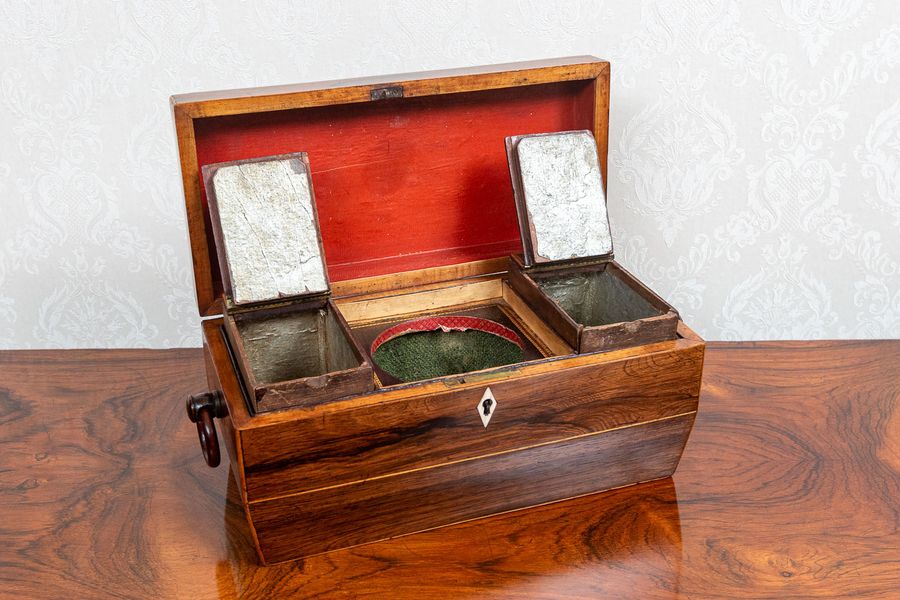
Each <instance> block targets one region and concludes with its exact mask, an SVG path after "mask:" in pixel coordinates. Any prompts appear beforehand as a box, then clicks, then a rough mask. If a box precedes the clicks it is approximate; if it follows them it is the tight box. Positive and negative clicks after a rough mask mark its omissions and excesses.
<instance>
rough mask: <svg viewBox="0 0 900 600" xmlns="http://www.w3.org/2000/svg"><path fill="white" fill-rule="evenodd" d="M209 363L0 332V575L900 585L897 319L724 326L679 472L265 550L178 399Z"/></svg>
mask: <svg viewBox="0 0 900 600" xmlns="http://www.w3.org/2000/svg"><path fill="white" fill-rule="evenodd" d="M204 328H205V329H208V330H209V331H210V332H213V331H215V330H216V329H215V327H214V326H212V325H207V324H205V325H204ZM681 331H684V328H683V326H682V327H681ZM211 348H212V349H216V348H220V346H219V345H215V344H213V345H211ZM202 370H203V356H202V353H201V351H200V350H199V349H195V350H167V351H110V350H105V351H93V350H90V351H88V350H84V351H16V352H2V353H0V514H2V516H3V519H2V522H0V597H3V598H27V599H29V600H33V599H41V598H90V599H93V598H116V597H118V598H192V599H197V600H205V599H213V598H222V599H229V600H230V599H234V598H291V597H307V598H354V597H372V598H397V599H403V598H412V599H415V600H428V599H437V600H446V599H447V598H487V599H491V600H494V599H500V598H503V599H505V598H541V599H549V598H565V599H568V598H573V599H574V598H579V599H580V598H623V599H628V598H640V599H642V600H643V599H647V600H675V599H680V600H688V599H689V600H736V599H740V600H751V599H752V600H758V599H781V598H792V599H809V600H811V599H833V598H860V599H865V600H876V599H880V600H893V599H894V598H896V591H897V588H898V572H900V543H898V540H900V530H898V519H897V498H898V497H900V448H898V442H897V440H900V341H882V342H877V341H865V342H805V343H804V342H767V343H758V344H751V343H744V344H719V343H713V344H711V345H710V346H709V347H708V351H707V353H706V365H705V368H704V380H705V382H704V388H703V403H702V407H701V409H700V413H699V415H698V417H697V422H696V426H695V427H694V430H693V433H692V434H691V438H690V441H689V442H688V445H687V448H686V449H685V452H684V456H683V458H682V461H681V463H680V466H679V468H678V471H677V472H676V474H675V478H674V482H673V480H671V479H665V480H661V481H657V482H653V483H647V484H641V485H636V486H629V487H627V488H623V489H618V490H614V491H611V492H606V493H603V494H595V495H591V496H587V497H584V498H580V499H576V500H568V501H565V502H558V503H554V504H550V505H547V506H543V507H539V508H534V509H530V510H526V511H516V512H512V513H508V514H505V515H500V516H497V517H491V518H488V519H479V520H475V521H470V522H467V523H463V524H459V525H454V526H451V527H445V528H440V529H436V530H432V531H428V532H424V533H418V534H415V535H410V536H404V537H402V538H398V539H396V540H388V541H384V542H378V543H374V544H368V545H365V546H360V547H357V548H353V549H348V550H341V551H337V552H332V553H328V554H324V555H320V556H316V557H312V558H308V559H305V560H304V561H302V562H294V563H285V564H279V565H273V566H271V567H260V566H258V565H257V564H256V561H257V558H256V552H255V550H254V547H253V541H252V539H251V537H250V531H249V529H248V526H247V522H246V519H245V517H244V513H243V510H242V508H241V502H240V496H239V490H238V487H237V485H236V484H234V483H229V481H230V480H231V475H230V474H229V473H228V470H227V469H224V468H219V469H209V468H207V467H206V466H205V465H204V464H203V459H202V457H201V456H200V451H199V447H198V446H197V433H196V429H195V428H194V427H193V425H192V424H191V423H189V422H188V421H187V419H185V416H184V404H183V400H184V398H185V397H186V396H187V395H188V394H192V393H198V392H201V391H206V390H207V389H208V388H206V387H204V386H206V381H205V379H204V377H203V376H202ZM223 387H224V388H225V389H226V390H228V389H231V388H232V383H229V382H228V380H227V378H226V382H223ZM676 487H677V491H676ZM226 490H227V493H226Z"/></svg>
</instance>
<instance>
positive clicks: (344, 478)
mask: <svg viewBox="0 0 900 600" xmlns="http://www.w3.org/2000/svg"><path fill="white" fill-rule="evenodd" d="M578 360H581V361H583V362H582V364H581V366H575V367H568V368H566V367H564V365H565V364H571V362H570V359H565V360H562V361H558V362H556V363H547V364H546V365H545V368H546V370H545V371H544V372H542V373H539V374H535V375H528V376H516V369H511V370H510V371H509V373H508V375H509V377H508V379H505V380H500V381H497V380H496V378H495V379H494V380H493V381H491V382H489V383H478V381H477V378H478V377H479V376H478V374H474V375H470V376H461V377H460V378H459V380H463V381H465V383H460V382H459V380H454V381H456V382H457V385H454V386H443V388H442V389H443V391H438V392H433V393H429V394H422V393H420V394H418V395H415V396H412V397H409V396H407V397H405V398H401V399H394V400H391V401H384V402H379V401H378V398H379V396H378V395H377V394H376V395H372V396H369V397H368V398H370V401H367V402H359V403H358V404H356V405H355V406H354V407H353V408H348V409H335V410H329V411H327V412H326V411H322V413H321V414H317V415H315V416H305V415H303V414H302V413H301V414H299V415H298V418H297V419H293V420H289V421H281V422H278V423H276V424H273V425H271V426H267V427H259V428H252V429H248V430H246V431H244V432H242V444H243V451H244V456H243V461H244V468H245V475H246V483H247V491H248V495H249V498H250V499H251V501H253V500H262V499H265V498H271V497H276V496H283V495H287V494H295V493H298V492H304V491H309V490H315V489H317V488H322V487H327V486H335V485H341V484H347V483H352V482H356V481H360V480H362V479H366V478H372V477H380V476H384V475H390V474H392V473H397V472H399V471H407V470H411V469H422V468H426V467H432V466H435V465H441V464H446V463H448V462H453V461H460V460H466V459H470V458H474V457H478V456H482V455H486V454H492V453H497V452H508V451H511V450H515V449H519V448H525V447H529V446H534V445H536V444H546V443H550V442H554V441H558V440H563V439H568V438H571V437H573V436H577V435H585V434H589V433H595V432H599V431H604V430H608V429H611V428H615V427H622V426H626V425H631V424H634V423H640V422H644V421H651V420H655V419H661V418H665V417H671V416H674V415H679V414H684V413H687V412H691V411H694V410H696V407H697V396H698V393H699V386H700V373H701V369H702V363H703V345H702V344H701V343H697V342H690V341H688V340H678V341H671V342H667V343H663V344H660V345H659V346H657V347H656V351H645V352H643V353H635V354H633V355H631V356H626V357H624V358H619V359H617V360H614V359H609V358H606V357H603V356H597V357H594V358H591V359H588V358H584V359H578ZM584 362H586V363H587V364H584ZM487 387H490V389H491V392H492V393H493V395H494V397H495V398H496V402H497V406H496V410H495V411H494V412H493V414H492V416H491V421H490V423H489V425H488V426H487V427H485V426H484V425H483V423H482V420H481V418H480V416H479V414H478V407H479V402H480V401H481V399H482V396H483V394H484V392H485V390H486V388H487ZM414 389H415V387H412V388H410V390H414ZM399 393H402V391H400V392H394V394H395V395H394V396H393V397H394V398H396V394H399ZM412 393H414V392H410V395H411V394H412ZM384 397H389V396H388V395H385V396H384ZM364 398H365V397H364Z"/></svg>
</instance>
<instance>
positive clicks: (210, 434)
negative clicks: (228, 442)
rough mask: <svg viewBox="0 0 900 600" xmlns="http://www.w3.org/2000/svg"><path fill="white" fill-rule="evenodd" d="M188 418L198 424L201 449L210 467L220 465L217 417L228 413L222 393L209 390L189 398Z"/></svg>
mask: <svg viewBox="0 0 900 600" xmlns="http://www.w3.org/2000/svg"><path fill="white" fill-rule="evenodd" d="M187 413H188V419H190V420H191V423H196V424H197V436H198V437H199V438H200V450H201V451H202V452H203V460H205V461H206V464H207V465H209V466H210V467H213V468H214V467H218V466H219V462H220V461H221V458H222V456H221V453H220V451H219V435H218V434H217V433H216V423H215V421H214V419H215V418H216V417H224V416H225V415H227V414H228V409H227V408H226V406H225V402H224V401H223V400H222V394H220V393H219V392H207V393H205V394H199V395H197V396H189V397H188V399H187Z"/></svg>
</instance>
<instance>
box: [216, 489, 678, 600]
mask: <svg viewBox="0 0 900 600" xmlns="http://www.w3.org/2000/svg"><path fill="white" fill-rule="evenodd" d="M224 518H225V529H226V533H227V538H228V558H227V560H222V561H220V562H219V563H218V566H217V579H218V589H219V595H220V597H222V598H233V597H261V596H288V595H290V594H302V595H304V596H318V597H329V596H337V597H356V596H372V597H391V598H405V597H415V598H417V599H422V598H429V597H441V598H444V599H446V598H447V597H448V590H449V591H450V593H451V595H452V597H454V598H510V597H512V598H515V597H545V596H548V595H551V594H552V595H553V596H554V597H568V596H571V597H635V598H669V597H674V596H675V595H676V591H677V590H678V587H679V577H680V569H681V561H682V541H681V525H680V519H679V510H678V498H677V492H676V489H675V484H674V482H673V481H672V479H664V480H660V481H656V482H651V483H645V484H640V485H636V486H630V487H627V488H622V489H618V490H613V491H610V492H605V493H601V494H593V495H590V496H585V497H582V498H577V499H573V500H567V501H564V502H558V503H554V504H549V505H546V506H542V507H538V508H533V509H529V510H524V511H517V512H513V513H508V514H505V515H499V516H495V517H491V518H487V519H480V520H476V521H470V522H467V523H461V524H458V525H453V526H450V527H444V528H441V529H435V530H432V531H427V532H423V533H418V534H414V535H409V536H404V537H400V538H396V539H393V540H387V541H383V542H376V543H373V544H367V545H364V546H358V547H356V548H349V549H345V550H339V551H336V552H331V553H328V554H324V555H319V556H314V557H311V558H307V559H305V560H300V561H295V562H291V563H282V564H277V565H272V566H268V567H261V566H259V565H258V562H257V558H256V552H255V550H254V547H253V544H252V540H251V537H250V534H249V531H248V526H247V522H246V520H245V518H244V514H243V512H242V509H241V504H240V499H239V497H238V492H237V488H236V486H235V484H234V482H233V478H231V477H229V485H228V501H227V503H226V508H225V514H224Z"/></svg>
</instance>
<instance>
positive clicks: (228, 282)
mask: <svg viewBox="0 0 900 600" xmlns="http://www.w3.org/2000/svg"><path fill="white" fill-rule="evenodd" d="M203 178H204V182H205V186H206V194H207V197H208V200H209V212H210V218H211V220H212V225H213V233H214V236H215V238H216V245H217V247H218V249H219V252H218V255H219V263H220V268H221V271H222V274H223V277H224V279H225V291H226V294H227V296H228V300H229V301H230V302H231V303H233V304H234V305H237V306H243V305H252V304H258V303H264V302H272V301H276V300H282V299H290V298H296V297H303V296H312V295H321V294H324V293H327V292H328V291H329V285H328V277H327V275H326V271H325V260H324V252H323V250H322V243H321V237H320V235H319V223H318V218H317V215H316V205H315V200H314V195H313V187H312V180H311V179H310V170H309V160H308V159H307V156H306V153H304V152H298V153H294V154H283V155H280V156H269V157H264V158H254V159H249V160H238V161H231V162H224V163H216V164H211V165H206V166H204V167H203Z"/></svg>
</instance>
